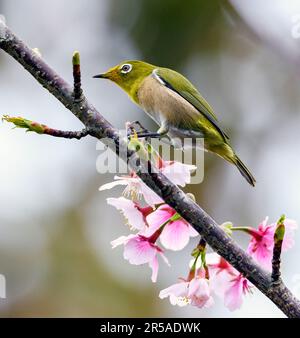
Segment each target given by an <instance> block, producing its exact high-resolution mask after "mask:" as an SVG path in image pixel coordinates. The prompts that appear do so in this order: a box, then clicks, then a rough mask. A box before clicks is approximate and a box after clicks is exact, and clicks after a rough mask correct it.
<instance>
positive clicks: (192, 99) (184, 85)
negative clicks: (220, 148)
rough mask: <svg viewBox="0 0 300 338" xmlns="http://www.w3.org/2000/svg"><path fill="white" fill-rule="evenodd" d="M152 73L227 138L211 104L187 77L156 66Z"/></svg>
mask: <svg viewBox="0 0 300 338" xmlns="http://www.w3.org/2000/svg"><path fill="white" fill-rule="evenodd" d="M153 75H154V76H155V77H157V79H158V80H159V81H160V83H162V84H164V85H165V86H166V87H168V88H170V89H171V90H173V91H175V92H176V93H177V94H179V95H180V96H181V97H183V98H184V99H185V100H187V101H188V102H189V103H190V104H191V105H192V106H194V107H195V108H196V109H197V110H198V111H199V112H200V113H201V114H202V115H203V116H204V117H205V118H206V119H207V120H208V121H209V122H210V123H211V124H212V125H213V126H214V127H215V128H216V129H217V130H218V132H219V133H220V134H221V135H222V137H223V139H224V141H225V142H226V139H229V137H228V136H227V135H226V133H225V132H224V131H223V130H222V129H221V127H220V126H219V124H218V120H217V117H216V116H215V114H214V113H213V110H212V108H211V106H210V105H209V104H208V102H207V101H206V100H205V99H204V97H203V96H202V95H201V94H200V93H199V92H198V90H197V89H196V88H195V87H194V86H193V84H192V83H191V82H190V81H189V80H188V79H186V78H185V77H184V76H183V75H181V74H179V73H177V72H175V71H174V70H171V69H167V68H157V69H155V70H154V71H153Z"/></svg>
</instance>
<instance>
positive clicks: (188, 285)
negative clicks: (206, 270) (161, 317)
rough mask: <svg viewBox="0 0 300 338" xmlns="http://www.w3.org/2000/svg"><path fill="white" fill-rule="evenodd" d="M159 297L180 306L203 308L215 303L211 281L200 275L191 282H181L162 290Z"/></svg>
mask: <svg viewBox="0 0 300 338" xmlns="http://www.w3.org/2000/svg"><path fill="white" fill-rule="evenodd" d="M159 297H160V298H161V299H163V298H167V297H169V299H170V303H171V304H172V305H178V306H186V305H188V304H191V305H193V306H197V307H199V308H202V307H209V306H211V305H212V304H213V303H214V301H213V298H212V296H211V290H210V285H209V281H208V280H207V279H206V278H204V277H202V276H200V275H197V276H195V277H194V278H192V279H191V280H190V281H181V282H179V283H176V284H173V285H171V286H169V287H168V288H166V289H164V290H161V291H160V293H159Z"/></svg>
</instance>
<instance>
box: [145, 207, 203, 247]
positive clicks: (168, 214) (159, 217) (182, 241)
mask: <svg viewBox="0 0 300 338" xmlns="http://www.w3.org/2000/svg"><path fill="white" fill-rule="evenodd" d="M175 214H176V211H175V210H174V209H172V208H171V207H170V206H169V205H167V204H163V205H161V206H160V207H159V208H157V209H156V210H155V211H154V212H152V213H151V214H149V215H148V216H147V217H146V220H147V223H148V224H149V230H148V231H149V232H153V231H155V230H157V229H159V228H160V227H161V226H162V225H163V224H164V223H166V222H167V221H168V220H170V221H169V222H168V223H167V224H166V225H165V226H164V228H163V230H162V233H161V235H160V237H159V238H160V241H161V243H162V245H163V246H164V247H165V248H166V249H170V250H174V251H177V250H181V249H183V248H184V247H185V246H186V245H187V244H188V242H189V239H190V237H195V236H198V235H199V234H198V232H197V231H196V230H195V229H194V228H193V227H192V226H191V225H190V224H189V223H187V222H186V221H185V220H184V219H183V218H182V217H180V216H178V217H174V219H173V220H171V218H172V217H173V216H174V215H175Z"/></svg>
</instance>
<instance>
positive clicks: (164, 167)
mask: <svg viewBox="0 0 300 338" xmlns="http://www.w3.org/2000/svg"><path fill="white" fill-rule="evenodd" d="M158 168H159V169H160V171H161V172H162V173H163V174H164V175H166V176H167V177H168V178H169V180H171V181H172V182H173V183H175V184H177V185H180V186H182V187H184V186H185V185H186V184H187V183H190V181H191V171H193V170H195V169H196V167H195V166H194V165H189V164H183V163H180V162H175V161H163V160H161V159H160V160H159V161H158ZM114 179H115V181H113V182H110V183H107V184H103V185H102V186H101V187H100V188H99V190H100V191H103V190H107V189H111V188H114V187H115V186H118V185H124V186H126V188H125V190H124V192H123V194H124V195H125V196H131V197H132V198H133V199H139V198H141V197H144V199H145V202H146V203H147V204H148V205H150V206H154V205H155V204H161V203H163V200H162V199H161V198H160V197H159V196H158V195H157V194H156V193H155V192H153V191H152V190H151V189H150V188H149V187H148V186H147V185H146V184H145V183H144V182H143V181H142V180H141V179H140V178H139V177H138V176H137V175H136V174H135V173H134V172H132V173H131V174H130V175H127V176H126V175H124V176H115V177H114Z"/></svg>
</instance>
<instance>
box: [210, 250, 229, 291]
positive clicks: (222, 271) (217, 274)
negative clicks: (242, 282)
mask: <svg viewBox="0 0 300 338" xmlns="http://www.w3.org/2000/svg"><path fill="white" fill-rule="evenodd" d="M206 264H207V266H208V269H209V277H210V285H211V288H212V290H213V291H214V293H215V294H216V295H218V296H219V297H221V298H223V297H224V293H225V291H226V289H227V288H228V285H229V283H230V281H231V280H232V279H233V278H234V277H236V270H235V269H234V268H233V266H232V265H230V264H229V263H228V262H227V261H226V260H225V259H224V258H223V257H221V256H219V255H218V254H217V253H210V254H206Z"/></svg>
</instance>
